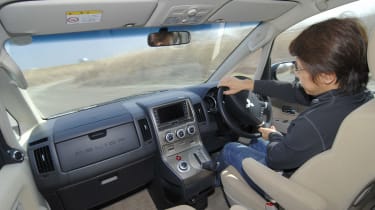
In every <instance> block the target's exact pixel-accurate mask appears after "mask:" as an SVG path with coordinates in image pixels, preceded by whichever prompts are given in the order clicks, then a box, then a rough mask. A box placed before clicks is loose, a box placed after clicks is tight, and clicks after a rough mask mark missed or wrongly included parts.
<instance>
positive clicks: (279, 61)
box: [271, 0, 375, 91]
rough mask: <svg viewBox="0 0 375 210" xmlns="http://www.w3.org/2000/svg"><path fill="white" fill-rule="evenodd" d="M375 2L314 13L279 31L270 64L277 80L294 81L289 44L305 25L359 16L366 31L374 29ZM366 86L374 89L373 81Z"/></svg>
mask: <svg viewBox="0 0 375 210" xmlns="http://www.w3.org/2000/svg"><path fill="white" fill-rule="evenodd" d="M374 11H375V4H373V3H371V2H370V1H369V0H360V1H356V2H353V3H350V4H348V5H344V6H341V7H338V8H335V9H332V10H328V11H326V12H323V13H320V14H318V15H315V16H313V17H311V18H308V19H306V20H304V21H302V22H300V23H298V24H296V25H294V26H292V27H290V28H289V29H287V30H286V31H284V32H283V33H281V34H280V35H279V36H278V37H277V38H276V39H275V41H274V45H273V48H272V52H271V65H272V67H273V70H274V73H275V74H274V76H275V78H276V79H277V80H280V81H287V82H292V81H294V78H295V77H294V74H293V71H292V69H291V68H289V66H290V65H288V64H290V63H288V62H291V61H293V60H294V58H293V57H292V56H291V55H290V54H289V49H288V48H289V44H290V43H291V41H292V40H293V39H294V38H295V37H296V36H297V35H298V34H299V33H301V32H302V31H303V30H304V29H305V28H306V27H308V26H309V25H312V24H314V23H317V22H321V21H323V20H326V19H329V18H333V17H337V18H342V17H355V18H359V19H360V20H361V22H362V23H363V24H364V26H365V27H366V29H367V32H368V33H371V31H374V30H375V28H374V26H375V18H374V16H375V12H374ZM368 88H369V89H370V90H372V91H374V90H375V84H374V81H372V82H370V83H369V84H368Z"/></svg>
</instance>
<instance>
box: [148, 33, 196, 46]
mask: <svg viewBox="0 0 375 210" xmlns="http://www.w3.org/2000/svg"><path fill="white" fill-rule="evenodd" d="M147 42H148V45H149V46H150V47H160V46H172V45H181V44H188V43H189V42H190V33H189V32H187V31H165V30H161V31H159V32H156V33H152V34H149V35H148V38H147Z"/></svg>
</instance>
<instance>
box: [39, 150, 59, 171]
mask: <svg viewBox="0 0 375 210" xmlns="http://www.w3.org/2000/svg"><path fill="white" fill-rule="evenodd" d="M34 156H35V161H36V165H37V167H38V171H39V173H46V172H49V171H53V170H55V168H54V167H53V163H52V157H51V152H50V150H49V147H48V146H44V147H41V148H38V149H36V150H34Z"/></svg>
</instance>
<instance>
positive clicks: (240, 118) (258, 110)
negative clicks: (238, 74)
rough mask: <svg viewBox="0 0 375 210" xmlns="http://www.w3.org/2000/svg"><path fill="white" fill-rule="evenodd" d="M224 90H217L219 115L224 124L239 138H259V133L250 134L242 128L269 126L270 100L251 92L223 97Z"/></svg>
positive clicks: (270, 114) (222, 88)
mask: <svg viewBox="0 0 375 210" xmlns="http://www.w3.org/2000/svg"><path fill="white" fill-rule="evenodd" d="M224 89H225V87H220V88H219V89H218V93H217V101H218V110H219V113H220V114H221V116H222V117H223V119H224V121H225V123H226V124H227V125H228V126H229V127H230V128H231V129H232V130H233V132H235V133H236V134H237V135H239V136H242V137H246V138H259V137H261V134H260V133H258V132H255V133H254V132H251V131H249V129H244V127H249V126H252V127H254V128H258V127H260V126H263V127H269V126H270V125H271V116H272V105H271V101H270V98H269V97H261V96H258V95H256V94H255V93H253V92H251V91H241V92H239V93H237V94H234V95H226V96H225V97H224V94H223V92H224V91H225V90H224ZM241 125H245V126H241ZM250 130H253V129H250Z"/></svg>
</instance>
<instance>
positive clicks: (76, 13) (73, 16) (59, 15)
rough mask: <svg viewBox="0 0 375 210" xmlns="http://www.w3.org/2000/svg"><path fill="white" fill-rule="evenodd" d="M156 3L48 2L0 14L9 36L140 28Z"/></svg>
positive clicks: (19, 5) (138, 0) (11, 8)
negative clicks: (130, 27) (128, 27)
mask: <svg viewBox="0 0 375 210" xmlns="http://www.w3.org/2000/svg"><path fill="white" fill-rule="evenodd" d="M156 5H157V0H105V1H103V0H47V1H24V2H16V3H11V4H8V5H6V6H4V7H3V8H1V10H0V19H1V22H2V24H3V26H4V28H5V29H6V31H7V32H8V33H10V34H54V33H66V32H78V31H91V30H100V29H108V28H120V27H127V26H142V25H145V23H146V21H147V20H148V19H149V18H150V16H151V14H152V12H153V11H154V9H155V7H156Z"/></svg>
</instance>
